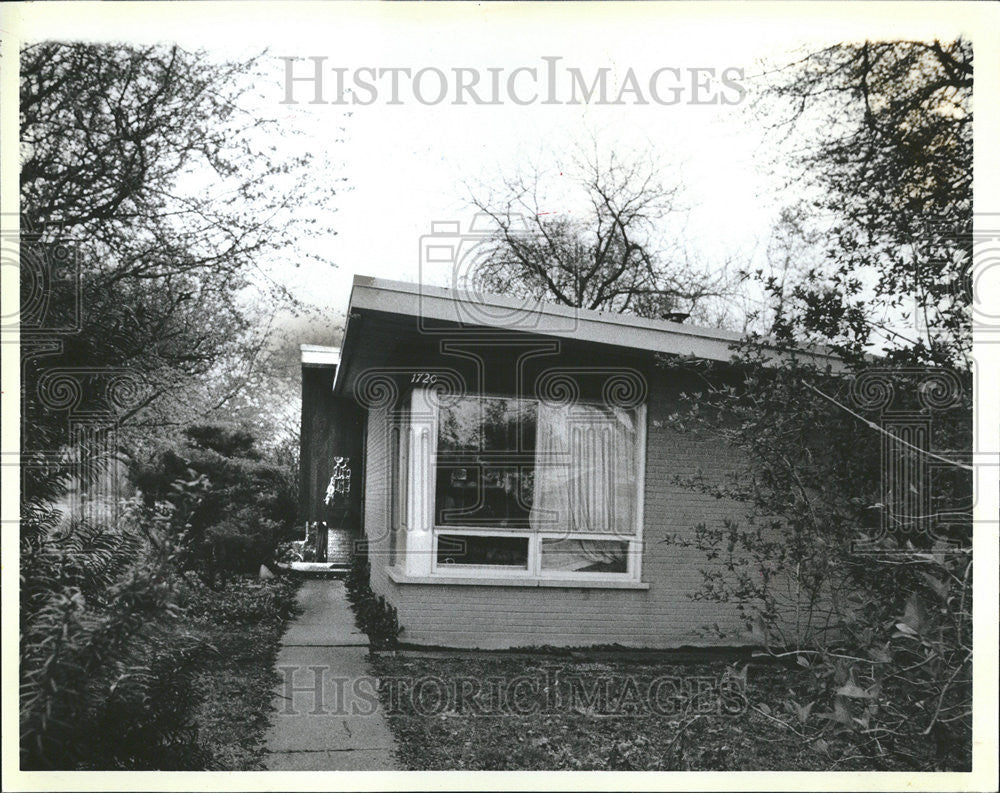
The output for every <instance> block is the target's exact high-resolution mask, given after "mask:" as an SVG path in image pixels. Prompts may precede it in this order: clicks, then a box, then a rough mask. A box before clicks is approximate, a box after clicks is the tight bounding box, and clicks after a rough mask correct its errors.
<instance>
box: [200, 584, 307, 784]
mask: <svg viewBox="0 0 1000 793" xmlns="http://www.w3.org/2000/svg"><path fill="white" fill-rule="evenodd" d="M297 588H298V582H297V581H295V580H289V579H277V580H272V581H258V580H256V579H255V578H250V577H247V578H239V579H236V580H234V581H231V582H230V583H229V584H228V585H227V586H226V587H225V588H223V589H221V590H219V591H218V592H213V591H211V590H204V591H202V592H199V593H198V594H197V595H195V596H194V597H192V599H191V600H190V601H189V602H188V603H187V604H185V611H186V612H187V614H188V615H189V616H188V619H187V621H186V625H185V626H184V632H185V633H186V634H187V635H188V636H191V637H192V638H196V639H198V640H200V641H201V642H203V643H204V645H205V646H206V647H208V648H210V649H209V651H208V652H207V653H204V654H202V655H200V656H199V661H198V665H197V668H196V669H194V670H193V674H192V676H191V678H190V679H191V686H192V688H193V691H192V695H193V696H192V698H193V700H194V701H195V703H196V705H195V707H194V713H193V714H192V716H193V721H194V726H195V728H196V729H197V731H198V734H197V742H198V744H199V746H200V748H201V750H202V751H203V752H204V754H205V756H207V758H208V761H207V763H206V764H205V765H206V770H221V771H254V770H262V769H263V767H264V766H263V763H262V758H263V756H264V744H263V740H264V733H265V731H266V729H267V725H268V719H269V716H270V711H271V700H272V698H273V695H274V689H275V687H276V686H277V685H278V683H279V682H280V681H279V678H278V675H277V673H276V672H275V670H274V662H275V658H276V656H277V651H278V643H279V641H280V639H281V636H282V634H283V633H284V630H285V626H286V623H287V620H288V618H289V617H290V616H291V615H292V614H293V611H294V601H295V591H296V589H297Z"/></svg>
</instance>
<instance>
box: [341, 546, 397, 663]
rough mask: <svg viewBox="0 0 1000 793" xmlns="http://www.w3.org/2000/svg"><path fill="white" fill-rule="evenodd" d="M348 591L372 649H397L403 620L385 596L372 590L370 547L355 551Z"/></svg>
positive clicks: (345, 580)
mask: <svg viewBox="0 0 1000 793" xmlns="http://www.w3.org/2000/svg"><path fill="white" fill-rule="evenodd" d="M344 588H345V589H346V590H347V599H348V601H350V603H351V606H352V608H353V609H354V619H355V622H356V623H357V626H358V629H359V630H361V631H362V632H363V633H365V635H367V636H368V641H369V642H370V643H371V647H372V649H376V650H378V649H388V648H393V647H395V646H396V644H397V641H398V637H399V634H400V632H401V631H402V628H400V627H399V617H398V614H397V613H396V608H395V606H393V605H392V604H391V603H389V602H388V601H387V600H386V599H385V598H384V597H383V596H382V595H376V594H375V592H374V591H373V590H372V588H371V563H370V562H369V560H368V549H367V547H364V548H360V549H359V548H357V547H356V548H355V550H354V553H353V555H352V556H351V566H350V568H349V569H348V571H347V577H346V578H345V579H344Z"/></svg>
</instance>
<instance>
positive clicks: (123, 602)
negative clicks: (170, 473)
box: [20, 485, 200, 770]
mask: <svg viewBox="0 0 1000 793" xmlns="http://www.w3.org/2000/svg"><path fill="white" fill-rule="evenodd" d="M197 498H198V494H197V492H195V491H193V490H192V489H190V488H186V487H185V486H183V485H180V486H179V487H178V489H177V490H176V499H175V501H176V504H175V506H174V507H173V508H171V509H165V508H161V509H155V510H143V509H139V508H138V506H137V505H135V504H133V505H131V508H130V509H129V510H127V511H126V513H125V514H124V515H123V517H122V518H121V519H120V520H119V521H117V522H116V523H114V524H109V525H91V524H88V523H86V522H72V523H70V524H69V525H68V526H65V525H63V524H61V523H60V519H59V516H58V515H57V514H56V513H55V511H54V510H52V509H51V508H50V507H48V506H46V505H45V504H44V503H41V502H38V501H35V502H29V503H28V504H25V505H24V506H23V507H22V520H21V570H20V574H21V615H20V627H21V641H20V691H21V697H20V710H21V713H20V733H21V747H20V749H21V765H22V767H23V768H25V769H32V770H37V769H76V768H84V767H86V768H109V769H110V768H160V767H164V768H165V767H175V768H180V767H188V766H187V765H186V763H188V762H190V764H191V767H198V766H199V763H200V760H199V759H198V752H197V747H196V744H195V742H194V741H193V738H192V735H191V734H190V731H189V730H188V729H187V724H188V718H189V715H190V712H189V704H190V703H189V702H187V701H186V700H185V698H184V697H181V696H178V694H177V690H178V689H179V688H183V686H184V674H185V672H184V669H185V663H186V660H185V659H186V658H187V656H186V655H185V654H184V653H185V651H184V649H183V648H178V647H170V648H167V647H166V646H165V645H164V644H163V643H162V641H161V638H160V637H161V635H162V629H163V627H164V626H166V625H169V624H170V623H171V622H172V620H173V619H174V618H175V617H176V616H177V615H178V614H179V613H180V612H179V609H178V607H177V603H176V600H177V588H178V586H179V585H180V581H179V579H178V577H177V576H176V575H175V573H174V570H175V567H174V564H175V560H176V556H177V552H176V546H175V545H174V543H173V541H172V539H171V538H172V537H176V536H178V535H180V534H182V533H183V530H184V523H183V519H184V517H185V516H186V514H187V513H188V512H189V508H190V506H191V504H192V503H194V502H196V501H197ZM183 758H189V760H184V759H183Z"/></svg>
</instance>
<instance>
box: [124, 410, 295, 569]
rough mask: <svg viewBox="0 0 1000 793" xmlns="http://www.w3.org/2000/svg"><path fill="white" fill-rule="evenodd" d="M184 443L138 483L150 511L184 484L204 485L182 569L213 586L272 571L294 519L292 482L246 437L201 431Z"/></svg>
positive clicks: (140, 468)
mask: <svg viewBox="0 0 1000 793" xmlns="http://www.w3.org/2000/svg"><path fill="white" fill-rule="evenodd" d="M184 438H185V441H184V442H183V443H182V444H169V445H166V444H165V445H163V446H161V447H160V448H159V449H157V450H156V451H155V452H154V453H153V455H152V456H151V458H150V459H149V460H148V461H137V462H135V463H134V465H133V480H134V481H135V483H136V486H137V487H138V488H139V489H140V490H141V491H142V493H143V497H144V499H145V501H146V503H147V504H153V503H156V502H157V501H170V500H171V499H172V498H173V495H172V494H173V490H174V483H175V482H176V481H178V479H181V478H190V479H191V480H192V481H197V482H200V483H201V487H202V488H203V490H204V493H203V497H202V500H201V502H200V503H199V505H198V508H197V510H196V511H195V512H194V513H193V514H192V515H191V516H190V517H189V520H188V525H187V527H186V529H185V532H184V534H183V536H182V537H178V538H177V540H178V542H179V543H180V546H181V556H180V558H179V564H180V565H181V568H182V569H184V570H194V571H196V572H197V573H198V574H199V575H200V576H202V578H203V579H204V580H205V581H207V582H210V583H211V584H213V585H214V584H215V583H216V582H217V579H218V576H220V575H224V574H226V573H231V572H256V571H257V569H258V568H259V566H260V565H261V564H270V563H271V562H272V561H273V560H274V555H275V552H276V550H277V547H278V543H279V542H280V541H281V539H282V538H283V537H284V536H285V535H286V534H287V533H288V531H289V530H290V529H291V527H292V526H293V523H294V520H295V510H296V499H295V490H294V487H295V483H294V480H293V478H292V477H290V476H288V474H287V472H286V471H284V470H282V469H281V468H280V467H279V466H276V465H272V464H271V463H269V462H266V461H264V460H262V459H261V455H260V453H259V452H258V451H257V448H256V443H255V439H254V438H253V436H251V435H250V434H249V433H247V432H245V431H242V430H233V429H230V428H226V427H221V426H217V425H196V426H194V427H189V428H187V429H186V430H185V433H184Z"/></svg>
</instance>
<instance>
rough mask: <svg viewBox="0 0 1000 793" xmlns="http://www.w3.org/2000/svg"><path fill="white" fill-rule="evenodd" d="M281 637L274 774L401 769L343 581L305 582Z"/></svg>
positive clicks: (271, 734)
mask: <svg viewBox="0 0 1000 793" xmlns="http://www.w3.org/2000/svg"><path fill="white" fill-rule="evenodd" d="M298 601H299V605H300V606H301V607H302V614H301V615H300V616H299V617H298V618H296V619H295V620H294V621H293V622H292V623H291V624H290V625H289V626H288V630H287V631H286V632H285V635H284V636H283V637H282V639H281V649H280V650H279V651H278V660H277V664H276V666H277V670H278V674H279V676H280V677H281V681H282V682H281V683H280V684H279V685H278V688H277V689H276V691H275V696H274V711H273V712H272V714H271V725H270V728H269V729H268V732H267V738H266V741H267V755H266V757H265V760H264V762H265V765H266V766H267V768H268V769H269V770H272V771H361V770H375V769H378V770H382V769H394V768H397V764H396V761H395V759H394V751H395V743H394V741H393V738H392V734H391V733H390V732H389V727H388V725H387V724H386V721H385V717H384V716H383V714H382V711H381V707H380V705H379V702H378V694H377V693H376V690H375V679H374V677H373V676H372V673H371V670H370V669H369V666H368V663H367V661H366V656H367V654H368V638H367V637H366V636H365V635H364V634H363V633H360V632H359V631H358V630H357V628H356V627H355V626H354V614H353V613H352V612H351V608H350V606H349V605H348V603H347V597H346V595H345V592H344V584H343V582H342V581H325V580H307V581H303V583H302V587H301V588H300V589H299V594H298Z"/></svg>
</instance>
